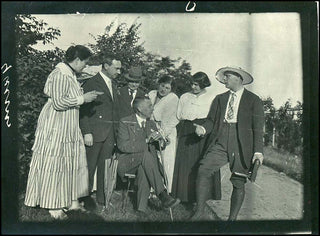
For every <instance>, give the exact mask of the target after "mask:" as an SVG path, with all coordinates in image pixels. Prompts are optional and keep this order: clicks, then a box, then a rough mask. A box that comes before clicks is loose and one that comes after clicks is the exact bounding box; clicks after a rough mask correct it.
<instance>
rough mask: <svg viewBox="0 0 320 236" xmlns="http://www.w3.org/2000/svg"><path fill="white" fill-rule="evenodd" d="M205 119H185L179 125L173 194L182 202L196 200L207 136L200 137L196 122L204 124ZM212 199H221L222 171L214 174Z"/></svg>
mask: <svg viewBox="0 0 320 236" xmlns="http://www.w3.org/2000/svg"><path fill="white" fill-rule="evenodd" d="M204 122H205V119H196V120H193V121H188V120H183V121H181V122H180V123H179V125H178V126H177V131H178V147H177V154H176V161H175V168H174V172H173V180H172V181H173V182H172V191H171V193H172V195H173V197H175V198H179V199H180V200H181V201H182V202H189V203H193V202H196V179H197V172H198V168H199V161H200V159H201V158H202V156H203V152H204V150H203V148H204V146H205V144H206V141H207V136H205V137H203V138H200V137H198V136H197V135H196V134H195V126H194V125H193V124H194V123H196V124H199V125H201V124H203V123H204ZM212 178H213V183H214V184H213V190H212V193H213V195H212V197H211V198H212V199H214V200H220V199H221V180H220V171H218V172H216V173H215V174H214V175H213V177H212Z"/></svg>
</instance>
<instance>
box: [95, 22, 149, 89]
mask: <svg viewBox="0 0 320 236" xmlns="http://www.w3.org/2000/svg"><path fill="white" fill-rule="evenodd" d="M140 26H141V24H137V23H134V24H132V25H131V26H130V27H129V28H128V27H127V24H125V23H121V24H119V25H118V26H117V27H116V30H115V32H114V33H112V34H111V29H113V27H114V22H112V23H111V24H110V25H108V26H106V28H105V33H104V34H103V35H98V36H96V37H95V36H93V38H94V39H95V41H96V42H95V44H90V45H89V46H90V48H91V49H92V51H93V52H94V54H95V56H94V57H92V59H91V61H90V64H91V65H98V64H101V63H102V62H103V60H104V58H105V57H114V58H116V59H118V60H121V63H122V69H123V71H124V72H127V71H128V69H129V68H130V66H131V65H139V64H142V57H143V55H144V52H145V50H144V48H143V46H142V44H139V43H138V41H139V38H140V37H139V34H138V30H139V28H140ZM117 82H118V84H119V85H120V86H121V85H123V84H124V83H125V78H124V77H123V73H122V75H121V76H120V77H119V78H118V79H117Z"/></svg>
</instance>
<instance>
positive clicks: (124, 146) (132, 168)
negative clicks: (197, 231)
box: [117, 97, 180, 213]
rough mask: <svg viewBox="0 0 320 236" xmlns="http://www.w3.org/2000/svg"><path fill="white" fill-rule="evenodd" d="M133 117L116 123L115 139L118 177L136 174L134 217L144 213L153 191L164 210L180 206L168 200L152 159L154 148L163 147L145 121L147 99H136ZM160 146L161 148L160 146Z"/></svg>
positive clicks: (149, 107) (151, 123) (148, 107)
mask: <svg viewBox="0 0 320 236" xmlns="http://www.w3.org/2000/svg"><path fill="white" fill-rule="evenodd" d="M132 107H133V110H134V112H135V113H134V114H132V115H130V116H127V117H124V118H122V119H121V120H120V124H119V132H118V138H117V146H118V150H119V152H120V153H119V154H118V174H119V176H120V177H121V178H122V179H123V178H124V175H125V173H129V174H136V173H137V182H138V197H137V205H138V206H137V209H138V213H146V209H147V203H148V197H149V194H150V188H151V187H152V188H153V189H154V190H155V193H156V195H157V196H158V197H159V199H160V200H161V202H162V204H163V206H164V207H165V208H172V207H174V206H176V205H178V204H179V203H180V200H179V199H174V198H173V197H171V196H170V195H169V194H168V193H167V190H166V188H165V186H164V183H163V177H162V175H161V173H160V170H159V165H158V162H157V156H156V146H157V144H159V141H160V145H161V146H162V145H163V143H164V142H163V140H162V138H161V135H160V134H159V133H158V131H157V128H156V124H155V123H154V121H151V120H149V118H150V116H151V114H152V112H153V109H152V104H151V101H150V100H149V98H147V97H139V98H138V97H137V98H136V99H135V100H134V101H133V104H132ZM161 143H162V144H161Z"/></svg>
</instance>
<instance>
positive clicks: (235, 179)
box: [1, 1, 318, 233]
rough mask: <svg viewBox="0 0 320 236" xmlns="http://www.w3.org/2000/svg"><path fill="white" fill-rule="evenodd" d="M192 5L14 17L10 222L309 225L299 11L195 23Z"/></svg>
mask: <svg viewBox="0 0 320 236" xmlns="http://www.w3.org/2000/svg"><path fill="white" fill-rule="evenodd" d="M75 3H76V2H75ZM6 4H7V5H10V4H8V2H7V3H6ZM39 4H40V3H38V5H39ZM41 4H45V2H42V3H41ZM52 4H53V5H52ZM56 4H58V3H56ZM86 4H88V7H89V8H90V4H89V3H88V2H86ZM108 4H111V3H107V2H104V4H102V5H101V6H102V7H104V8H107V7H108ZM113 4H115V3H114V2H113ZM121 4H122V7H123V5H125V4H127V3H126V2H122V3H118V5H121ZM139 4H140V5H143V3H141V2H140V3H139ZM155 4H159V5H161V4H162V2H157V3H155ZM166 4H167V5H168V3H166ZM201 4H202V3H201V2H198V1H189V2H188V1H185V2H184V3H182V4H181V7H182V9H181V11H180V12H165V11H163V12H152V11H151V12H145V11H143V12H142V13H139V11H137V10H135V11H132V12H130V9H129V10H127V11H126V12H121V11H119V12H115V11H112V12H110V11H108V9H106V11H105V12H101V11H102V10H101V9H100V10H99V9H97V11H96V12H92V10H88V11H89V12H81V11H78V10H77V8H76V7H74V9H76V10H75V11H72V12H71V11H70V12H65V11H64V10H61V12H58V13H57V12H56V11H55V12H54V13H50V12H48V11H45V13H42V12H39V11H35V12H32V11H31V12H23V11H22V12H19V11H18V12H16V13H15V15H14V18H13V19H14V20H13V21H14V22H13V23H14V24H13V25H12V27H13V28H14V38H12V39H11V41H12V42H11V44H13V45H14V51H13V53H14V62H13V63H12V65H10V64H8V61H6V60H5V58H3V57H2V62H1V72H2V81H3V82H2V85H1V87H2V91H3V92H2V97H4V99H3V101H4V102H3V104H2V111H1V112H2V113H3V116H2V117H3V119H2V137H4V134H3V132H5V130H6V129H10V126H11V124H12V123H14V124H13V126H15V127H16V133H15V138H14V139H15V141H14V143H11V145H14V147H10V148H14V149H15V151H16V152H17V159H16V164H17V176H16V177H17V181H16V185H15V188H17V197H16V199H17V205H16V207H17V218H18V219H17V220H18V222H20V223H25V224H28V223H34V222H37V223H39V224H42V223H55V225H64V226H65V227H66V225H68V224H71V223H80V225H81V224H82V223H83V224H94V223H99V224H117V223H128V224H131V225H132V224H133V225H134V224H139V225H148V224H157V223H159V224H163V223H168V224H170V225H175V224H176V225H179V224H180V225H181V224H184V225H185V224H189V225H199V224H200V225H201V223H203V222H205V223H208V224H209V225H210V224H211V223H212V224H215V225H217V224H218V225H219V224H220V223H221V224H223V225H226V224H227V225H230V224H238V225H239V224H240V223H241V222H257V223H259V222H291V221H292V222H300V221H302V222H304V221H305V220H306V217H310V215H308V214H310V213H308V214H307V213H306V211H310V205H308V204H306V203H308V202H309V201H310V202H311V198H310V196H309V195H306V191H310V190H307V188H306V186H305V185H306V179H308V181H309V182H307V183H308V185H310V179H309V178H310V177H309V176H310V175H309V174H310V173H309V171H307V172H308V173H306V165H307V164H306V159H307V158H308V159H310V157H306V156H305V154H306V151H305V147H306V143H305V142H306V140H305V139H306V138H305V134H304V133H305V129H304V128H306V126H304V125H305V124H306V121H305V114H304V112H305V107H306V105H305V101H304V99H305V97H306V94H304V93H305V92H306V89H305V87H304V84H305V82H304V80H305V78H304V77H305V73H306V68H304V65H305V62H304V57H303V45H304V43H306V42H304V41H303V36H302V34H303V30H302V26H301V25H302V22H301V20H302V19H301V14H300V13H299V12H295V11H292V12H290V11H277V12H272V11H270V12H249V11H245V10H242V11H240V12H237V11H235V12H232V11H230V10H229V11H226V12H223V11H221V12H197V7H199V6H201ZM205 4H206V6H207V5H210V3H209V2H206V3H205ZM212 4H214V3H213V2H212ZM274 4H275V7H276V5H277V4H276V3H274ZM97 5H99V3H98V2H96V3H95V7H97ZM116 5H117V4H116ZM51 6H54V3H52V2H51ZM59 6H61V3H59ZM110 6H113V5H110ZM31 9H32V8H31ZM94 9H95V8H94ZM128 11H129V12H128ZM1 37H2V38H3V37H4V35H3V34H2V36H1ZM4 47H5V46H4V45H2V49H4ZM10 71H14V78H13V77H9V76H6V75H7V74H8V73H9V72H10ZM10 80H14V82H12V83H11V84H10ZM9 86H14V88H12V89H11V88H10V87H9ZM10 89H11V91H14V92H15V95H12V94H13V92H11V94H10ZM310 93H312V92H310ZM9 95H10V96H11V97H9ZM13 99H14V100H15V101H12V100H13ZM315 99H316V98H315ZM10 103H11V107H10ZM12 104H15V106H13V105H12ZM12 109H14V111H12ZM309 112H310V111H309ZM315 112H316V113H317V112H318V111H315ZM13 114H15V115H16V116H15V117H13ZM308 127H309V126H308ZM308 132H309V131H308ZM317 135H318V134H315V136H316V137H318V136H317ZM308 140H309V139H308ZM3 148H4V147H2V150H3ZM12 158H13V157H12ZM308 161H310V160H308ZM308 163H309V162H308ZM308 165H309V166H310V165H311V166H312V164H308ZM311 179H312V177H311ZM309 187H310V186H309ZM309 187H308V189H309ZM4 192H5V190H2V195H3V194H4ZM308 194H310V192H309V193H308ZM306 196H307V197H308V199H306ZM310 202H309V204H310ZM307 208H308V209H309V210H306V209H307ZM267 224H268V223H267ZM310 224H311V222H310ZM162 226H163V225H162ZM142 227H143V226H142ZM197 227H200V226H197ZM262 227H264V228H263V229H260V230H259V229H255V230H256V231H260V232H266V231H268V230H266V231H263V230H265V227H267V225H264V226H262ZM112 228H113V232H117V230H116V229H115V227H114V226H112ZM122 230H123V229H122ZM122 230H121V229H119V232H122ZM283 230H284V229H282V231H283ZM98 231H99V230H98V229H97V232H98ZM165 231H166V230H165V229H164V232H165ZM284 231H286V232H291V229H290V228H288V229H286V230H284ZM295 231H296V230H295ZM61 232H62V231H61ZM141 232H144V231H143V230H141ZM148 232H149V231H148ZM156 232H158V231H157V230H155V231H154V233H156ZM175 232H179V231H178V230H177V231H175ZM180 232H185V231H180ZM192 232H195V229H193V231H192ZM199 232H202V231H201V229H199ZM217 232H220V233H223V232H224V231H223V227H222V228H219V229H216V228H215V229H212V232H211V233H217ZM242 232H244V231H242ZM246 232H250V229H249V228H248V229H247V230H246ZM301 232H305V231H304V230H302V231H301ZM47 233H50V232H47ZM150 233H153V232H152V231H150ZM305 233H311V226H310V227H309V230H307V231H306V232H305Z"/></svg>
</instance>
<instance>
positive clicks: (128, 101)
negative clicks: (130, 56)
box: [118, 66, 146, 119]
mask: <svg viewBox="0 0 320 236" xmlns="http://www.w3.org/2000/svg"><path fill="white" fill-rule="evenodd" d="M124 77H125V78H126V80H127V82H128V84H127V85H125V86H123V87H122V88H120V89H119V91H118V93H119V117H120V119H121V118H123V117H126V116H129V115H131V114H133V113H134V112H133V109H132V102H133V100H134V99H135V98H136V97H144V96H145V95H146V94H145V92H144V91H143V90H142V89H141V88H139V86H140V85H141V82H142V81H143V79H144V77H143V76H142V70H141V67H139V66H135V67H131V68H130V69H129V71H128V73H127V74H125V75H124Z"/></svg>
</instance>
